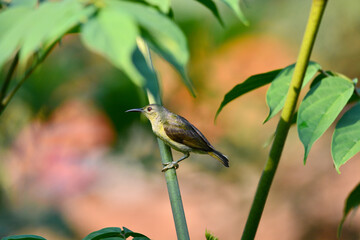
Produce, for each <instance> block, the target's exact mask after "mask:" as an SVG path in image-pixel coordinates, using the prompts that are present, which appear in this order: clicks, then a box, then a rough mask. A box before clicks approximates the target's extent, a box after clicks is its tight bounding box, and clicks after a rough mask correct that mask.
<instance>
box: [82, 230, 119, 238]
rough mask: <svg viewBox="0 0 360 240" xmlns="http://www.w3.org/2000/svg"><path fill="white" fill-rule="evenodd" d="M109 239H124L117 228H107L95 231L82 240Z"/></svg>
mask: <svg viewBox="0 0 360 240" xmlns="http://www.w3.org/2000/svg"><path fill="white" fill-rule="evenodd" d="M110 238H115V239H116V238H117V239H119V240H121V239H123V240H125V238H124V232H123V231H122V230H121V228H117V227H108V228H103V229H101V230H99V231H95V232H92V233H90V234H89V235H87V236H86V237H84V238H83V239H82V240H103V239H110Z"/></svg>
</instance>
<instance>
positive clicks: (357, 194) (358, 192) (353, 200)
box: [338, 183, 360, 238]
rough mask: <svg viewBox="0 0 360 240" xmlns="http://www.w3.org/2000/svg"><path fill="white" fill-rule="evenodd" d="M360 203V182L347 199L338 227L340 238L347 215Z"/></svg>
mask: <svg viewBox="0 0 360 240" xmlns="http://www.w3.org/2000/svg"><path fill="white" fill-rule="evenodd" d="M359 205H360V183H359V184H358V185H357V186H356V187H355V188H354V190H353V191H352V192H351V193H350V194H349V196H348V197H347V199H346V202H345V207H344V214H343V217H342V219H341V221H340V224H339V228H338V238H340V236H341V230H342V227H343V225H344V222H345V219H346V217H347V216H348V214H349V213H350V211H351V210H353V209H355V208H357V207H359Z"/></svg>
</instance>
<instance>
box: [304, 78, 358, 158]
mask: <svg viewBox="0 0 360 240" xmlns="http://www.w3.org/2000/svg"><path fill="white" fill-rule="evenodd" d="M353 91H354V84H353V83H352V82H351V81H348V80H346V79H343V78H340V77H327V78H324V79H322V80H321V81H320V82H319V83H317V84H316V85H315V86H314V87H313V88H311V89H310V91H309V92H308V93H307V95H306V96H305V98H304V100H303V101H302V103H301V104H300V107H299V111H298V118H297V128H298V133H299V138H300V140H301V142H302V143H303V145H304V147H305V155H304V163H305V162H306V158H307V156H308V153H309V151H310V148H311V146H312V145H313V143H314V142H315V141H316V140H317V139H318V138H319V137H320V136H321V135H322V134H323V133H324V132H325V131H326V129H328V128H329V127H330V125H331V124H332V123H333V122H334V120H335V119H336V117H337V116H338V115H339V113H340V111H341V110H342V109H343V108H344V106H345V105H346V103H347V101H348V100H349V98H350V97H351V95H352V93H353Z"/></svg>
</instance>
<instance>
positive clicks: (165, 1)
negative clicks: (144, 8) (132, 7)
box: [145, 0, 171, 13]
mask: <svg viewBox="0 0 360 240" xmlns="http://www.w3.org/2000/svg"><path fill="white" fill-rule="evenodd" d="M145 1H146V2H147V3H149V4H151V5H154V6H156V7H158V8H159V9H160V10H161V11H162V12H163V13H168V12H169V10H170V4H171V1H170V0H145Z"/></svg>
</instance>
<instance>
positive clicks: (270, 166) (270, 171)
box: [241, 0, 327, 240]
mask: <svg viewBox="0 0 360 240" xmlns="http://www.w3.org/2000/svg"><path fill="white" fill-rule="evenodd" d="M326 3H327V0H313V2H312V6H311V10H310V16H309V19H308V23H307V26H306V29H305V34H304V38H303V41H302V44H301V47H300V51H299V56H298V60H297V62H296V66H295V70H294V75H293V76H292V80H291V84H290V87H289V91H288V94H287V98H286V101H285V105H284V109H283V111H282V113H281V118H280V121H279V123H278V126H277V130H276V135H275V139H274V142H273V145H272V147H271V150H270V154H269V158H268V160H267V162H266V163H265V167H264V170H263V172H262V175H261V178H260V181H259V184H258V186H257V189H256V193H255V197H254V200H253V203H252V206H251V209H250V213H249V216H248V219H247V221H246V225H245V228H244V232H243V235H242V238H241V239H242V240H249V239H254V238H255V234H256V231H257V228H258V226H259V222H260V219H261V215H262V212H263V210H264V206H265V203H266V199H267V196H268V194H269V190H270V187H271V184H272V181H273V179H274V175H275V173H276V169H277V166H278V164H279V161H280V157H281V153H282V150H283V148H284V144H285V140H286V137H287V134H288V132H289V129H290V126H291V120H292V118H293V114H294V111H295V107H296V103H297V101H298V98H299V93H300V89H301V85H302V83H303V79H304V75H305V71H306V68H307V65H308V63H309V59H310V55H311V52H312V49H313V46H314V42H315V38H316V34H317V32H318V29H319V26H320V22H321V18H322V15H323V13H324V10H325V7H326Z"/></svg>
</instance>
